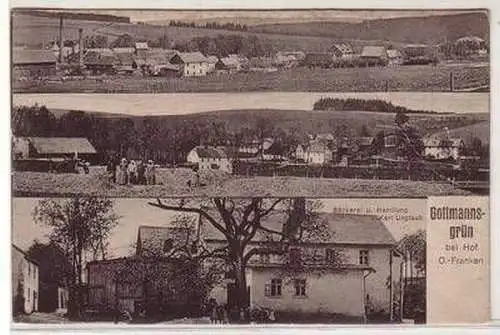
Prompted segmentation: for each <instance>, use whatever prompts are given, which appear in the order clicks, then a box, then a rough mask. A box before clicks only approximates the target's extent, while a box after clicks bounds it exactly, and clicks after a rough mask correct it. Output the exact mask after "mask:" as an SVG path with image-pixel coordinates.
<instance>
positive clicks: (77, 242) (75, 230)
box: [33, 197, 118, 318]
mask: <svg viewBox="0 0 500 335" xmlns="http://www.w3.org/2000/svg"><path fill="white" fill-rule="evenodd" d="M33 218H34V220H35V222H37V223H40V224H43V225H46V226H48V227H50V228H51V232H50V233H49V236H48V237H49V240H50V241H51V243H54V244H55V245H57V246H59V247H60V248H61V249H62V250H64V253H65V256H66V257H67V258H68V259H69V260H70V262H71V273H70V275H69V283H68V284H69V303H68V314H69V315H70V317H72V318H80V317H81V316H82V309H81V308H82V305H83V294H82V291H81V288H82V283H83V280H82V274H83V266H84V262H85V258H86V255H87V254H89V255H90V258H91V259H92V260H97V259H105V258H106V252H107V250H106V249H107V243H108V242H107V240H108V238H109V235H110V233H111V231H112V229H113V228H114V227H115V226H116V224H117V220H118V217H117V216H116V214H115V213H114V211H113V202H112V201H111V200H108V199H104V198H77V197H75V198H71V199H64V200H62V199H44V200H40V202H39V203H38V205H37V206H36V207H35V210H34V212H33Z"/></svg>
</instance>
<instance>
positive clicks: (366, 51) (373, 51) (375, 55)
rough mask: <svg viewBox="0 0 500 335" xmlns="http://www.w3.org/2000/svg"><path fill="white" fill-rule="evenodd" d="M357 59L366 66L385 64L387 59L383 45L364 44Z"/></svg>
mask: <svg viewBox="0 0 500 335" xmlns="http://www.w3.org/2000/svg"><path fill="white" fill-rule="evenodd" d="M359 60H360V62H361V64H364V65H366V66H385V65H387V61H388V60H387V51H386V49H385V48H384V47H383V46H365V47H363V51H361V55H360V56H359Z"/></svg>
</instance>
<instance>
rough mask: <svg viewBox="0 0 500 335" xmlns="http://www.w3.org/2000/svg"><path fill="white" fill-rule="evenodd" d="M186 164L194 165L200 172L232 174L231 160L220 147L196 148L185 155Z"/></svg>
mask: <svg viewBox="0 0 500 335" xmlns="http://www.w3.org/2000/svg"><path fill="white" fill-rule="evenodd" d="M187 161H188V163H192V164H195V165H196V166H198V168H199V169H200V170H220V171H225V172H228V173H232V172H233V165H232V160H230V159H229V157H228V155H227V153H226V151H225V150H224V148H222V147H212V146H197V147H194V148H193V149H192V150H191V151H190V152H189V153H188V155H187Z"/></svg>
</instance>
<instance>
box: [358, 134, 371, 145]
mask: <svg viewBox="0 0 500 335" xmlns="http://www.w3.org/2000/svg"><path fill="white" fill-rule="evenodd" d="M373 139H374V138H373V137H371V136H361V137H358V143H359V145H361V146H369V145H372V143H373Z"/></svg>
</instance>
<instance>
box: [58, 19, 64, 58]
mask: <svg viewBox="0 0 500 335" xmlns="http://www.w3.org/2000/svg"><path fill="white" fill-rule="evenodd" d="M63 43H64V42H63V16H62V14H61V15H60V16H59V63H62V60H63V56H62V53H63Z"/></svg>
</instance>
